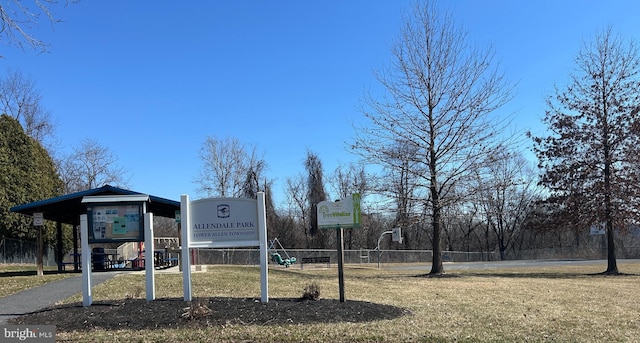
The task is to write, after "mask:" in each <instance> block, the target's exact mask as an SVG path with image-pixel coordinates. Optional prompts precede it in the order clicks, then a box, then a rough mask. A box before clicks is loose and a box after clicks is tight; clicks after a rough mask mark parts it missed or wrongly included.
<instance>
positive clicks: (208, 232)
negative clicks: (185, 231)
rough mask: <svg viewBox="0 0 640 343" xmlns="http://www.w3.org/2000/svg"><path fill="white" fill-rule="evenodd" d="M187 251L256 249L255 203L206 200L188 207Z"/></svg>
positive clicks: (254, 200)
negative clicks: (246, 247) (251, 247)
mask: <svg viewBox="0 0 640 343" xmlns="http://www.w3.org/2000/svg"><path fill="white" fill-rule="evenodd" d="M190 206H191V207H190V211H191V213H190V215H191V217H190V219H191V220H190V226H189V232H190V237H189V244H190V246H191V247H194V248H195V247H209V248H229V247H243V246H258V245H260V242H259V235H258V210H257V201H256V199H244V198H209V199H202V200H195V201H191V203H190Z"/></svg>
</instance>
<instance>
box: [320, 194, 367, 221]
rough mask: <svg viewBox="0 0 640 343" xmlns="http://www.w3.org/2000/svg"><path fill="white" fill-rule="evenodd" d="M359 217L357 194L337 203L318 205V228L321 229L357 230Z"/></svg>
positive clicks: (327, 202)
mask: <svg viewBox="0 0 640 343" xmlns="http://www.w3.org/2000/svg"><path fill="white" fill-rule="evenodd" d="M361 217H362V216H361V211H360V194H359V193H354V194H351V195H350V196H347V197H346V198H344V199H341V200H338V201H321V202H320V203H319V204H318V227H319V228H321V229H336V228H343V229H348V228H358V227H360V223H361Z"/></svg>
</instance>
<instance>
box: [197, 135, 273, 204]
mask: <svg viewBox="0 0 640 343" xmlns="http://www.w3.org/2000/svg"><path fill="white" fill-rule="evenodd" d="M200 159H201V160H202V170H201V171H200V175H199V176H198V177H197V178H196V179H195V181H194V182H195V183H196V184H198V185H199V188H198V191H200V192H202V193H204V194H206V196H215V197H239V196H247V195H251V194H254V193H255V192H256V191H257V188H258V183H259V180H261V179H263V175H262V174H263V173H264V171H265V169H266V162H265V161H264V160H263V159H262V158H261V157H259V156H258V155H257V152H256V147H255V146H246V145H244V144H243V143H241V142H240V141H239V140H238V139H237V138H225V139H219V138H217V137H207V139H206V140H205V142H204V143H203V145H202V148H201V149H200Z"/></svg>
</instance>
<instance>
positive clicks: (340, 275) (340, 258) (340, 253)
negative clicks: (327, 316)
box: [336, 227, 344, 303]
mask: <svg viewBox="0 0 640 343" xmlns="http://www.w3.org/2000/svg"><path fill="white" fill-rule="evenodd" d="M336 233H337V234H336V235H337V237H336V240H337V243H338V287H339V289H340V302H341V303H343V302H344V229H343V228H342V227H340V228H338V229H337V230H336Z"/></svg>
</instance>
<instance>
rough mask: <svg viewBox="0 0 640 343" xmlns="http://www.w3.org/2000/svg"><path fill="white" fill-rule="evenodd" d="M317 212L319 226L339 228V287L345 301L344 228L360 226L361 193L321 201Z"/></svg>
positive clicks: (341, 297)
mask: <svg viewBox="0 0 640 343" xmlns="http://www.w3.org/2000/svg"><path fill="white" fill-rule="evenodd" d="M317 214H318V228H321V229H337V230H336V241H337V245H338V249H337V250H338V287H339V290H340V302H344V300H345V299H344V229H351V228H358V227H360V223H361V222H362V214H361V212H360V194H359V193H354V194H352V195H351V196H348V197H346V198H344V199H341V200H339V201H321V202H320V203H318V206H317Z"/></svg>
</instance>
